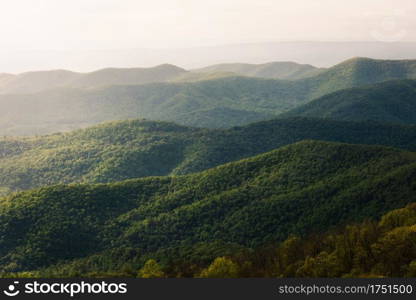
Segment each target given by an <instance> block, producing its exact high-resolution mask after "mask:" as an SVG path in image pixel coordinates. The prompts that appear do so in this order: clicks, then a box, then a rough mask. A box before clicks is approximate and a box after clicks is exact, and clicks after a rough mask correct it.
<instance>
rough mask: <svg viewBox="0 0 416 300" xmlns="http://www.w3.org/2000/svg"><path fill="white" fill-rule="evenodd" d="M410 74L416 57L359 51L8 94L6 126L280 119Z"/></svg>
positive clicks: (12, 129)
mask: <svg viewBox="0 0 416 300" xmlns="http://www.w3.org/2000/svg"><path fill="white" fill-rule="evenodd" d="M409 78H416V61H407V60H406V61H382V60H373V59H364V58H356V59H351V60H348V61H346V62H343V63H341V64H338V65H336V66H334V67H332V68H329V69H326V70H323V71H319V72H318V73H317V74H316V75H314V76H311V77H308V78H303V79H298V80H274V79H263V78H251V77H234V76H226V77H219V78H216V79H211V80H201V81H197V82H180V83H167V82H162V83H150V84H142V85H119V86H107V87H95V88H92V87H91V88H88V89H85V88H68V87H64V88H57V89H52V90H48V91H44V92H39V93H34V94H22V95H18V94H16V95H1V96H0V108H1V109H0V117H1V118H0V133H1V134H3V135H33V134H45V133H52V132H56V131H66V130H70V129H76V128H82V127H86V126H89V125H93V124H96V123H100V122H105V121H113V120H125V119H131V118H132V119H137V118H147V119H151V120H162V121H173V122H176V123H178V124H182V125H187V126H197V127H208V128H226V127H232V126H241V125H245V124H248V123H252V122H256V121H261V120H267V119H272V118H274V117H276V116H278V115H279V114H281V113H285V112H288V111H290V110H291V109H294V108H296V107H298V106H300V105H302V104H306V103H308V102H309V101H311V100H313V99H316V98H318V97H321V96H323V95H327V94H329V93H332V92H335V91H337V90H342V89H348V88H354V87H361V86H364V85H369V84H375V83H380V82H384V81H388V80H397V79H409ZM393 100H394V99H393Z"/></svg>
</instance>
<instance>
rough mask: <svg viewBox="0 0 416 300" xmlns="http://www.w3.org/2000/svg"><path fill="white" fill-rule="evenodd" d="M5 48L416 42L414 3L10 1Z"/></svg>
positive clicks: (1, 27) (4, 7)
mask: <svg viewBox="0 0 416 300" xmlns="http://www.w3.org/2000/svg"><path fill="white" fill-rule="evenodd" d="M0 5H1V6H0V48H1V49H3V50H4V49H6V50H39V49H42V50H43V49H48V50H62V49H64V50H68V49H70V50H79V49H126V48H182V47H184V48H186V47H195V46H209V45H223V44H235V43H251V42H264V41H287V40H301V41H304V40H307V41H315V40H319V41H333V40H335V41H340V40H341V41H351V40H359V41H363V40H365V41H368V40H370V41H371V40H382V41H416V18H415V17H414V16H415V15H416V14H415V13H416V3H415V1H414V0H394V1H393V0H348V1H342V0H339V1H338V0H209V1H207V0H151V1H149V0H145V1H142V0H70V1H68V0H2V1H1V4H0Z"/></svg>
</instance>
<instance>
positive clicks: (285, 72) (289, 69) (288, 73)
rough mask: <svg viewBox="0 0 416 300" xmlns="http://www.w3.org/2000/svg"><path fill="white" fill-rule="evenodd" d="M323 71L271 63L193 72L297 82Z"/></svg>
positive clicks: (219, 65)
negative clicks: (223, 73) (225, 73)
mask: <svg viewBox="0 0 416 300" xmlns="http://www.w3.org/2000/svg"><path fill="white" fill-rule="evenodd" d="M322 70H323V69H319V68H316V67H314V66H311V65H303V64H297V63H294V62H270V63H265V64H243V63H228V64H218V65H213V66H208V67H205V68H200V69H196V70H192V71H193V72H196V73H217V72H232V73H235V74H237V75H241V76H249V77H261V78H270V79H288V80H295V79H300V78H305V77H309V76H313V75H316V74H317V73H318V72H320V71H322Z"/></svg>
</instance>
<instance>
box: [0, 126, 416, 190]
mask: <svg viewBox="0 0 416 300" xmlns="http://www.w3.org/2000/svg"><path fill="white" fill-rule="evenodd" d="M201 122H203V120H201ZM305 139H318V140H326V141H335V142H347V143H356V144H378V145H388V146H394V147H399V148H403V149H409V150H413V151H414V150H416V127H415V126H399V125H383V124H378V123H371V122H366V123H352V122H340V121H330V120H319V119H301V118H294V119H277V120H270V121H264V122H259V123H255V124H252V125H248V126H245V127H236V128H232V129H229V130H207V129H197V128H190V127H184V126H180V125H175V124H172V123H164V122H154V121H140V120H135V121H123V122H113V123H105V124H102V125H99V126H96V127H92V128H88V129H85V130H78V131H74V132H70V133H65V134H55V135H50V136H43V137H37V138H36V137H32V138H12V137H6V138H3V139H0V191H1V192H2V193H3V194H4V193H8V192H10V191H16V190H22V189H31V188H34V187H40V186H44V185H51V184H58V183H73V182H87V183H105V182H112V181H119V180H124V179H130V178H138V177H145V176H162V175H172V174H188V173H192V172H199V171H203V170H206V169H209V168H212V167H215V166H218V165H221V164H224V163H227V162H231V161H235V160H239V159H242V158H245V157H249V156H253V155H257V154H260V153H264V152H267V151H270V150H273V149H276V148H278V147H281V146H284V145H288V144H291V143H295V142H298V141H301V140H305Z"/></svg>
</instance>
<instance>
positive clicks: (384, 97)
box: [282, 80, 416, 124]
mask: <svg viewBox="0 0 416 300" xmlns="http://www.w3.org/2000/svg"><path fill="white" fill-rule="evenodd" d="M415 112H416V81H415V80H400V81H388V82H384V83H378V84H375V85H370V86H365V87H360V88H353V89H347V90H341V91H338V92H334V93H331V94H328V95H326V96H323V97H321V98H318V99H316V100H313V101H311V102H309V103H307V104H304V105H301V106H300V107H297V108H295V109H293V110H291V111H289V112H287V113H284V114H283V115H282V117H293V116H302V117H318V118H326V119H334V120H345V121H365V120H373V121H379V122H387V123H399V124H416V113H415Z"/></svg>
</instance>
